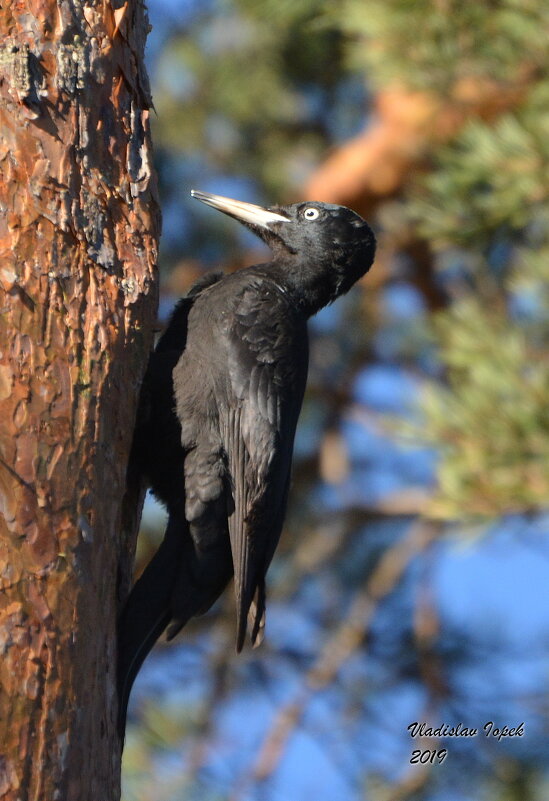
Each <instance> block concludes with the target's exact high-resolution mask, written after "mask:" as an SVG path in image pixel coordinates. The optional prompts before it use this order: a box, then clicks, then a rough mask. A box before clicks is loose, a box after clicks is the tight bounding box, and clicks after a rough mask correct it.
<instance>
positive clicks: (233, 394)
mask: <svg viewBox="0 0 549 801" xmlns="http://www.w3.org/2000/svg"><path fill="white" fill-rule="evenodd" d="M191 194H192V195H193V197H195V198H196V199H197V200H200V201H202V202H203V203H206V204H208V205H209V206H212V207H213V208H214V209H218V210H219V211H222V212H224V213H225V214H228V215H230V216H231V217H234V218H235V219H237V220H238V221H239V222H241V223H243V224H244V225H246V226H247V227H248V228H249V229H251V230H252V231H253V232H254V233H255V234H257V235H258V236H260V237H261V239H263V241H264V242H266V244H267V245H268V246H269V247H270V249H271V250H272V254H273V258H272V261H269V262H266V263H265V264H257V265H254V266H253V267H247V268H246V269H243V270H240V271H238V272H236V273H233V274H231V275H223V274H222V273H214V274H210V275H207V276H205V277H204V278H203V279H201V280H200V281H199V282H198V283H197V284H195V285H194V286H193V288H192V289H191V290H190V292H189V293H188V295H187V296H186V297H184V298H183V299H182V300H181V301H180V302H179V303H178V305H177V306H176V308H175V311H174V313H173V315H172V317H171V320H170V322H169V324H168V326H167V328H166V330H165V332H164V334H163V336H162V337H161V339H160V340H159V343H158V346H157V348H156V350H155V352H154V354H153V355H152V357H151V361H150V364H149V367H148V370H147V374H146V377H145V380H144V384H143V391H142V395H141V403H140V410H139V413H138V422H137V427H136V433H135V441H134V449H133V455H132V459H133V460H134V461H135V462H136V463H137V465H138V469H140V470H141V471H142V472H143V473H144V475H145V476H146V478H147V480H148V483H149V484H150V487H151V489H152V491H153V492H154V494H155V495H156V497H157V498H158V499H159V500H160V501H162V502H163V503H164V504H165V506H166V508H167V510H168V514H169V520H168V526H167V529H166V534H165V537H164V540H163V542H162V544H161V546H160V548H159V549H158V551H157V553H156V554H155V556H154V557H153V559H152V560H151V562H150V564H149V565H148V567H147V568H146V570H145V572H144V573H143V575H142V577H141V578H140V579H139V580H138V581H137V582H136V584H135V586H134V587H133V589H132V591H131V593H130V596H129V598H128V601H127V604H126V607H125V609H124V610H123V612H122V616H121V618H120V621H119V662H118V691H119V704H120V706H119V728H120V734H121V737H122V738H123V736H124V728H125V720H126V709H127V704H128V697H129V694H130V690H131V687H132V684H133V681H134V679H135V677H136V675H137V672H138V670H139V668H140V667H141V664H142V663H143V660H144V659H145V657H146V655H147V654H148V652H149V651H150V649H151V648H152V646H153V645H154V643H155V641H156V640H157V638H158V637H159V636H160V634H161V633H162V632H163V631H164V629H166V628H168V632H167V636H168V639H171V638H172V637H174V636H175V635H176V634H177V633H178V631H179V630H180V629H181V628H182V627H183V626H184V625H185V623H187V621H188V620H189V619H190V618H191V617H193V616H195V615H200V614H202V613H203V612H206V611H207V610H208V609H209V608H210V606H211V605H212V604H213V603H214V601H215V600H216V599H217V598H218V597H219V595H220V594H221V593H222V592H223V590H224V589H225V587H226V585H227V584H228V582H229V581H230V579H231V577H232V576H233V575H234V587H235V594H236V616H237V619H236V648H237V651H240V650H241V648H242V646H243V643H244V639H245V636H246V630H247V628H249V631H250V637H251V641H252V643H253V644H254V645H255V644H258V642H259V641H260V640H261V638H262V630H263V627H264V621H265V573H266V571H267V568H268V566H269V563H270V561H271V559H272V557H273V554H274V551H275V548H276V546H277V543H278V539H279V536H280V531H281V529H282V523H283V520H284V514H285V509H286V500H287V497H288V486H289V481H290V468H291V462H292V451H293V443H294V433H295V428H296V423H297V418H298V416H299V412H300V409H301V403H302V399H303V392H304V390H305V383H306V379H307V364H308V340H307V319H308V318H309V317H311V315H313V314H315V313H316V312H317V311H319V309H322V308H323V307H324V306H326V305H327V304H329V303H332V302H333V301H334V300H335V299H336V298H338V297H339V296H340V295H343V294H344V293H345V292H347V291H348V290H349V289H350V288H351V287H352V285H353V284H354V283H355V282H356V281H357V280H358V279H359V278H361V277H362V276H363V275H364V274H365V273H366V272H367V271H368V269H369V268H370V266H371V264H372V261H373V258H374V253H375V238H374V235H373V233H372V231H371V229H370V227H369V226H368V224H367V223H366V222H365V221H364V220H363V219H362V218H361V217H359V215H358V214H355V213H354V212H353V211H350V209H347V208H344V207H343V206H333V205H328V204H326V203H315V202H306V203H295V204H293V205H291V206H274V207H272V208H268V209H267V208H262V207H260V206H255V205H252V204H250V203H242V202H240V201H238V200H230V199H228V198H224V197H220V196H218V195H211V194H209V193H207V192H196V191H193V192H191Z"/></svg>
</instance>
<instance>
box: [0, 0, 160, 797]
mask: <svg viewBox="0 0 549 801" xmlns="http://www.w3.org/2000/svg"><path fill="white" fill-rule="evenodd" d="M147 32H148V23H147V19H146V13H145V11H144V7H143V5H142V3H141V2H140V0H136V2H134V3H131V4H130V3H129V2H125V3H121V2H113V3H111V2H109V1H108V0H99V1H98V2H96V0H90V3H89V4H88V5H84V4H83V3H81V2H79V0H6V2H2V4H1V5H0V590H1V592H0V798H1V799H2V801H15V799H17V800H18V801H31V800H33V799H36V801H38V799H39V800H40V801H54V799H55V800H59V801H84V799H89V800H90V801H91V800H92V799H93V800H94V801H99V799H100V800H101V801H110V800H111V799H113V800H114V799H117V798H118V797H119V792H120V788H119V785H120V744H119V743H118V741H117V736H116V726H115V720H116V712H117V700H116V694H115V660H116V638H115V634H116V616H117V608H118V606H119V604H120V601H121V596H122V595H123V594H124V592H125V590H126V585H127V577H128V574H129V570H130V560H131V556H132V550H133V542H134V539H135V523H136V519H137V516H138V510H139V488H138V487H137V486H133V487H129V488H128V486H127V477H126V468H127V461H128V452H129V448H130V444H131V435H132V429H133V423H134V417H135V411H136V404H137V396H138V391H139V386H140V382H141V378H142V375H143V372H144V369H145V366H146V361H147V357H148V352H149V349H150V347H151V340H152V329H153V321H154V316H155V312H156V274H155V263H156V253H157V241H158V234H159V214H158V206H157V200H156V190H155V181H154V173H153V168H152V164H151V144H150V137H149V108H150V105H151V103H150V98H149V89H148V84H147V78H146V74H145V71H144V67H143V50H144V43H145V38H146V34H147Z"/></svg>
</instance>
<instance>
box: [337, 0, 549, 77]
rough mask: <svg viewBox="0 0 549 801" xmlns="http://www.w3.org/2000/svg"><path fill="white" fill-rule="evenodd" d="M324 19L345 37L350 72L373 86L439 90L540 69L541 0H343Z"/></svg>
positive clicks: (543, 44) (545, 15)
mask: <svg viewBox="0 0 549 801" xmlns="http://www.w3.org/2000/svg"><path fill="white" fill-rule="evenodd" d="M328 14H329V17H330V19H331V20H332V21H333V22H334V23H335V24H338V25H340V26H341V28H342V30H343V31H344V32H345V33H346V34H347V35H348V37H349V41H350V45H349V58H350V61H351V63H352V65H353V66H354V68H356V69H360V70H363V71H364V72H367V73H368V76H369V79H370V80H373V81H374V82H375V84H376V85H377V86H384V85H386V84H387V83H388V82H397V83H401V84H404V85H409V86H414V87H416V88H419V89H436V90H437V91H441V92H445V91H446V90H447V89H448V87H450V86H452V85H453V84H454V83H455V82H456V81H457V80H459V79H461V78H468V77H471V76H481V77H485V78H486V77H490V78H494V79H496V80H498V81H501V82H505V81H514V80H515V79H516V77H517V71H522V70H524V69H526V68H527V67H528V66H529V67H531V68H533V69H535V68H538V67H540V68H542V69H545V68H546V66H547V30H548V25H549V6H548V5H547V4H546V3H544V2H543V0H524V2H523V1H522V0H493V2H489V3H486V2H474V0H466V2H460V0H343V1H342V2H332V3H331V4H330V10H329V12H328Z"/></svg>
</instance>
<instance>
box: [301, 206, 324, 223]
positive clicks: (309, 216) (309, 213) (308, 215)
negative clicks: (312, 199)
mask: <svg viewBox="0 0 549 801" xmlns="http://www.w3.org/2000/svg"><path fill="white" fill-rule="evenodd" d="M319 214H320V212H319V210H318V209H313V208H312V207H311V208H310V209H305V211H304V212H303V216H304V217H305V219H306V220H316V219H317V217H318V216H319Z"/></svg>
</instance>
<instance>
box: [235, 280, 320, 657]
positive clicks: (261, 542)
mask: <svg viewBox="0 0 549 801" xmlns="http://www.w3.org/2000/svg"><path fill="white" fill-rule="evenodd" d="M265 284H266V282H263V283H260V284H259V285H251V286H250V285H248V286H246V287H245V288H244V290H243V292H242V294H241V296H240V297H239V299H238V305H237V307H236V309H235V313H234V315H233V316H232V319H231V326H230V328H229V331H228V342H229V349H228V360H229V370H228V375H229V383H230V386H229V389H228V398H227V400H228V402H227V404H226V410H225V412H224V414H225V416H226V420H225V424H224V425H222V426H221V428H222V431H224V435H223V439H224V443H223V444H224V448H225V452H226V454H227V458H228V469H229V473H230V477H231V486H232V495H233V497H232V504H231V510H232V513H231V514H229V517H228V528H229V536H230V542H231V550H232V555H233V565H234V575H235V594H236V605H237V650H241V648H242V646H243V643H244V639H245V636H246V628H247V619H249V624H250V630H251V639H252V642H253V643H254V644H258V642H259V641H260V639H261V636H262V631H263V627H264V619H265V572H266V570H267V567H268V565H269V562H270V560H271V558H272V555H273V553H274V550H275V547H276V544H277V542H278V539H279V536H280V531H281V529H282V523H283V519H284V512H285V506H286V498H287V491H288V483H289V474H290V467H291V459H292V450H293V440H294V433H295V426H296V423H297V418H298V415H299V411H300V408H301V402H302V398H303V391H304V387H305V380H306V372H307V336H306V323H305V318H303V317H302V316H301V315H299V314H298V313H297V311H296V310H295V308H293V307H292V306H290V304H289V302H288V301H287V299H286V298H285V297H284V296H283V295H282V293H281V292H280V290H278V289H277V288H276V287H274V288H273V286H272V284H270V283H269V284H267V285H265Z"/></svg>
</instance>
